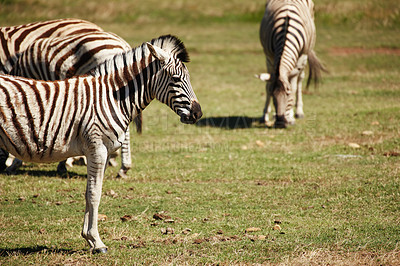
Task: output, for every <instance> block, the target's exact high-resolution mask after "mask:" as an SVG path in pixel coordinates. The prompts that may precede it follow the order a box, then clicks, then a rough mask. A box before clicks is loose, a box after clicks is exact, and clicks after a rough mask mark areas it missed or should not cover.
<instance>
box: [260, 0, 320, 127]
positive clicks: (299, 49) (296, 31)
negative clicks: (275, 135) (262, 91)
mask: <svg viewBox="0 0 400 266" xmlns="http://www.w3.org/2000/svg"><path fill="white" fill-rule="evenodd" d="M315 39H316V31H315V24H314V3H313V2H312V0H270V1H269V2H268V3H267V5H266V8H265V13H264V17H263V19H262V21H261V26H260V40H261V44H262V46H263V48H264V53H265V55H266V58H267V69H268V73H269V74H270V80H269V81H268V82H267V100H266V105H265V108H264V114H263V120H264V121H265V122H266V123H268V122H269V112H270V98H271V97H272V98H273V103H274V106H275V111H276V121H275V127H286V126H287V125H289V124H294V113H293V106H294V105H295V106H296V117H298V118H301V117H303V116H304V112H303V101H302V94H301V87H302V81H303V78H304V68H305V66H306V65H307V62H308V63H309V66H310V77H309V81H308V83H307V85H308V84H309V82H310V80H311V79H312V78H313V79H314V80H316V81H318V79H319V77H320V71H321V70H323V67H322V64H321V63H320V62H319V60H318V58H317V57H316V55H315V52H314V50H313V49H314V46H315ZM295 97H296V99H295ZM295 101H296V102H295Z"/></svg>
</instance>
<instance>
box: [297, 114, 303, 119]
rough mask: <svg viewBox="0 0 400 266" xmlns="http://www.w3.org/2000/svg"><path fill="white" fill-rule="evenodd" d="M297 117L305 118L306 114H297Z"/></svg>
mask: <svg viewBox="0 0 400 266" xmlns="http://www.w3.org/2000/svg"><path fill="white" fill-rule="evenodd" d="M295 117H296V118H297V119H302V118H304V114H295Z"/></svg>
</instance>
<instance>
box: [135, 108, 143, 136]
mask: <svg viewBox="0 0 400 266" xmlns="http://www.w3.org/2000/svg"><path fill="white" fill-rule="evenodd" d="M133 121H134V122H135V125H136V132H137V133H138V134H142V127H143V116H142V113H139V114H138V115H137V116H136V117H135V118H134V119H133Z"/></svg>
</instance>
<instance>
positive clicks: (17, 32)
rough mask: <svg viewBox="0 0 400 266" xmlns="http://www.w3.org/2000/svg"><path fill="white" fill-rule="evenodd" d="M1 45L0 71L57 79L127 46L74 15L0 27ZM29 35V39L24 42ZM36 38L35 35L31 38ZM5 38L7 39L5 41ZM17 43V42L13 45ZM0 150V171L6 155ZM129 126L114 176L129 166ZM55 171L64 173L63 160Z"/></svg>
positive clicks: (80, 71)
mask: <svg viewBox="0 0 400 266" xmlns="http://www.w3.org/2000/svg"><path fill="white" fill-rule="evenodd" d="M0 33H1V34H0V35H1V36H2V37H0V39H1V41H2V46H3V47H5V48H6V49H4V51H3V53H0V55H1V58H2V60H1V66H0V73H1V72H3V73H6V74H11V75H17V76H23V77H28V78H35V79H41V80H50V81H51V80H59V79H65V78H70V77H72V76H75V75H80V74H85V73H87V72H89V70H91V69H92V68H94V67H95V66H96V65H98V64H100V63H101V62H104V61H105V60H106V59H107V58H110V57H112V56H113V55H114V54H117V53H122V52H124V51H129V50H131V47H130V45H129V44H128V43H127V42H126V41H124V40H123V39H122V38H120V37H119V36H117V35H115V34H113V33H110V32H104V31H103V30H102V29H101V28H100V27H99V26H97V25H95V24H93V23H91V22H88V21H85V20H78V19H62V20H52V21H46V22H37V23H31V24H27V25H19V26H13V27H3V28H0ZM26 38H29V39H30V40H32V41H30V42H29V44H28V40H27V39H26ZM35 38H36V39H35ZM6 41H7V42H6ZM17 43H18V45H17ZM6 58H7V60H5V59H6ZM134 121H135V123H136V130H137V132H138V133H139V134H140V133H141V131H142V115H141V114H140V115H138V116H137V117H136V118H135V120H134ZM4 153H6V152H0V155H1V156H0V171H1V170H4V169H5V160H6V159H7V156H5V155H2V154H4ZM131 161H132V160H131V153H130V137H129V129H128V132H127V134H126V140H125V143H124V145H123V146H122V147H121V168H120V170H119V172H118V176H120V177H126V173H127V171H128V170H129V169H131V167H132V166H131ZM20 165H22V161H20V160H19V159H14V162H13V164H12V166H10V167H9V168H8V169H7V172H9V173H12V172H14V171H15V170H16V169H17V168H18V167H19V166H20ZM57 170H58V173H59V174H64V173H66V171H67V170H66V167H65V161H63V162H61V163H60V164H59V165H58V168H57Z"/></svg>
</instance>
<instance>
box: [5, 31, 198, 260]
mask: <svg viewBox="0 0 400 266" xmlns="http://www.w3.org/2000/svg"><path fill="white" fill-rule="evenodd" d="M187 61H188V54H187V51H186V49H185V47H184V45H183V43H182V42H181V41H180V40H179V39H177V38H176V37H174V36H170V35H167V36H161V37H159V38H157V39H153V40H152V41H151V43H145V44H143V45H141V46H140V47H137V48H135V49H133V50H132V51H129V52H126V53H124V54H121V55H117V56H116V57H114V58H113V59H112V60H108V61H106V62H105V63H103V64H101V65H100V66H98V67H97V68H96V69H95V70H94V71H93V73H92V75H87V76H80V77H75V78H71V79H66V80H63V81H54V82H45V81H38V80H32V79H26V78H22V77H15V76H8V75H0V148H4V149H6V150H8V151H10V152H11V153H13V154H14V155H15V156H17V157H18V158H20V159H22V160H27V161H32V162H54V161H58V160H63V159H65V158H67V157H70V156H75V155H85V156H86V157H87V160H88V166H87V174H88V177H87V190H86V194H85V197H86V210H85V216H84V225H83V229H82V236H83V237H84V238H85V239H86V240H87V242H88V244H89V245H90V247H91V248H92V249H93V252H106V251H107V247H106V246H105V245H104V243H103V242H102V241H101V239H100V236H99V233H98V228H97V215H98V207H99V204H100V197H101V188H102V180H103V178H104V171H105V167H106V162H107V157H108V155H109V154H110V153H111V152H113V151H114V150H116V149H118V148H119V147H121V145H122V143H123V141H124V140H125V132H126V129H127V128H128V125H129V123H130V122H131V120H132V119H133V118H134V117H135V116H136V115H137V114H138V113H139V112H141V111H142V110H143V109H144V108H145V107H146V106H147V105H148V104H149V103H150V102H151V101H152V100H153V99H154V98H156V99H158V100H159V101H161V102H163V103H164V104H166V105H168V106H169V107H170V108H171V109H172V110H173V111H174V112H175V113H176V114H178V115H179V116H180V117H181V121H182V122H183V123H189V124H192V123H195V122H196V121H197V120H198V119H200V117H201V116H202V112H201V108H200V105H199V103H198V101H197V98H196V95H195V94H194V92H193V89H192V87H191V84H190V79H189V73H188V70H187V68H186V66H185V65H184V62H187Z"/></svg>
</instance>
